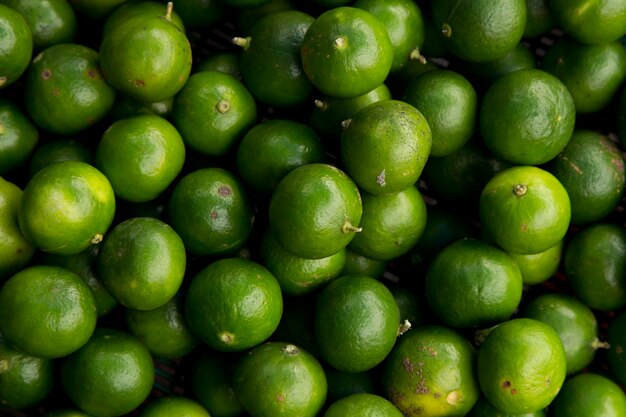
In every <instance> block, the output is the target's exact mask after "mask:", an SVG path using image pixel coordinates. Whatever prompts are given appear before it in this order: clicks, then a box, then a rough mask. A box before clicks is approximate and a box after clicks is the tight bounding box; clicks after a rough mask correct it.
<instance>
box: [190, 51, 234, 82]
mask: <svg viewBox="0 0 626 417" xmlns="http://www.w3.org/2000/svg"><path fill="white" fill-rule="evenodd" d="M200 71H218V72H223V73H224V74H228V75H232V76H233V77H235V78H237V79H238V80H241V68H240V67H239V54H238V53H236V52H233V51H223V52H216V53H213V54H209V55H208V56H207V57H205V58H202V60H201V61H200V62H198V64H197V65H196V67H195V68H194V70H193V72H194V73H196V72H200Z"/></svg>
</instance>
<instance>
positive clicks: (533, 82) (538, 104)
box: [479, 69, 576, 165]
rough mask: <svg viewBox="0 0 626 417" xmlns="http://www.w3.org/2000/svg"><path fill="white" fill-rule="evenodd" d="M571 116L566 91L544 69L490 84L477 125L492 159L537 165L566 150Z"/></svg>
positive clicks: (518, 73)
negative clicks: (499, 158)
mask: <svg viewBox="0 0 626 417" xmlns="http://www.w3.org/2000/svg"><path fill="white" fill-rule="evenodd" d="M575 117H576V111H575V104H574V100H573V98H572V95H571V94H570V92H569V91H568V90H567V87H566V86H565V85H564V84H563V83H562V82H561V81H560V80H559V79H558V78H557V77H555V76H554V75H552V74H550V73H548V72H546V71H542V70H538V69H527V70H519V71H514V72H512V73H509V74H506V75H503V76H501V77H500V78H498V79H497V80H496V81H494V83H493V84H492V85H491V87H489V89H488V90H487V92H486V93H485V95H484V97H483V100H482V103H481V106H480V111H479V125H480V132H481V134H482V138H483V140H484V142H485V144H486V145H487V147H488V148H489V149H490V150H491V151H492V152H493V153H494V154H495V155H496V156H499V157H501V158H503V159H505V160H507V161H509V162H512V163H514V164H518V165H538V164H543V163H545V162H548V161H549V160H551V159H552V158H554V157H555V156H557V155H558V153H559V152H561V151H562V150H563V148H565V145H567V142H568V141H569V139H570V137H571V136H572V133H573V132H574V119H575Z"/></svg>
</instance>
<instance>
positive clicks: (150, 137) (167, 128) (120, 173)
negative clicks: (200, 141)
mask: <svg viewBox="0 0 626 417" xmlns="http://www.w3.org/2000/svg"><path fill="white" fill-rule="evenodd" d="M95 162H96V167H98V169H100V170H101V171H102V173H103V174H104V175H106V176H107V178H108V179H109V181H110V182H111V185H112V186H113V191H115V195H116V196H117V197H119V198H121V199H124V200H127V201H132V202H145V201H150V200H153V199H155V198H156V197H158V196H159V195H160V194H161V193H163V191H165V189H166V188H167V187H169V186H170V184H171V183H172V182H173V181H174V179H176V177H177V176H178V174H179V173H180V171H181V170H182V168H183V164H184V163H185V144H184V142H183V138H182V137H181V136H180V134H179V133H178V130H176V128H175V127H174V125H172V124H171V123H170V122H168V121H167V120H166V119H163V118H162V117H159V116H156V115H139V116H133V117H128V118H125V119H122V120H118V121H117V122H113V124H111V126H109V128H108V129H107V130H106V131H105V132H104V134H103V135H102V138H101V139H100V142H99V143H98V147H97V149H96V161H95Z"/></svg>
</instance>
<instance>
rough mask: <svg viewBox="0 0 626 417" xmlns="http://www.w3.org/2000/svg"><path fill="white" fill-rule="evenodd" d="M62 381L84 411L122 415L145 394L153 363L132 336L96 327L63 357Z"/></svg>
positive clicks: (147, 390)
mask: <svg viewBox="0 0 626 417" xmlns="http://www.w3.org/2000/svg"><path fill="white" fill-rule="evenodd" d="M61 383H62V385H63V389H64V390H65V392H66V393H67V395H68V396H69V398H70V399H71V400H72V402H74V404H75V405H76V406H77V407H79V408H80V409H81V410H82V411H84V412H86V413H87V414H92V415H94V416H111V417H114V416H122V415H124V414H126V413H129V412H131V411H133V410H135V409H136V408H137V407H139V405H140V404H141V403H143V402H144V401H145V400H146V399H147V398H148V395H149V394H150V391H151V389H152V385H153V383H154V365H153V362H152V357H151V356H150V352H149V351H148V349H147V348H146V347H145V346H144V345H143V344H142V343H141V342H140V341H139V340H137V339H136V338H135V337H134V336H132V335H130V334H128V333H126V332H123V331H120V330H115V329H112V328H106V327H99V328H97V329H96V330H95V332H94V334H93V336H92V337H91V338H90V339H89V341H88V342H87V343H86V344H85V345H84V346H83V347H82V348H80V349H79V350H78V351H76V352H74V353H73V354H72V355H70V356H68V357H67V358H66V359H65V360H64V361H63V363H62V365H61Z"/></svg>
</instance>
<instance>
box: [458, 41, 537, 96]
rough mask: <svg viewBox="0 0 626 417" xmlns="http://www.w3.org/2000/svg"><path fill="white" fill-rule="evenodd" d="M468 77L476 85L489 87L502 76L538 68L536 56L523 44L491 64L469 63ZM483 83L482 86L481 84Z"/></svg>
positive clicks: (467, 66)
mask: <svg viewBox="0 0 626 417" xmlns="http://www.w3.org/2000/svg"><path fill="white" fill-rule="evenodd" d="M465 68H466V69H467V71H468V76H469V77H470V79H472V81H473V82H474V83H479V85H485V86H489V85H490V84H491V83H493V82H494V81H495V80H497V79H498V78H500V77H501V76H503V75H505V74H508V73H509V72H513V71H517V70H522V69H532V68H537V60H536V59H535V56H534V55H533V53H532V52H531V51H530V49H529V48H528V47H526V46H525V45H524V44H523V43H521V42H520V43H519V44H517V46H516V47H515V48H513V49H511V50H510V51H509V53H507V54H506V55H505V56H503V57H502V58H500V59H498V60H495V61H489V62H468V63H467V64H466V65H465ZM480 83H482V84H480Z"/></svg>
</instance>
